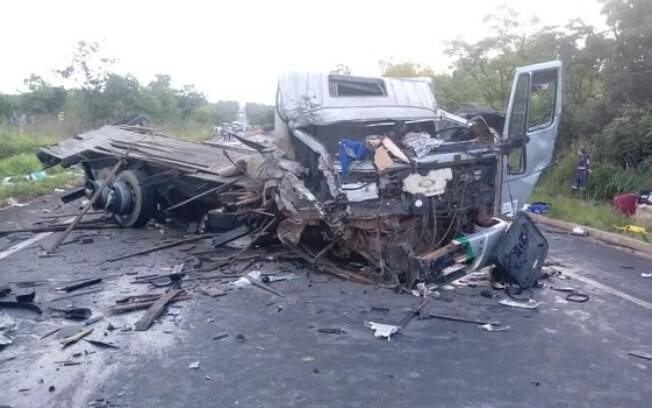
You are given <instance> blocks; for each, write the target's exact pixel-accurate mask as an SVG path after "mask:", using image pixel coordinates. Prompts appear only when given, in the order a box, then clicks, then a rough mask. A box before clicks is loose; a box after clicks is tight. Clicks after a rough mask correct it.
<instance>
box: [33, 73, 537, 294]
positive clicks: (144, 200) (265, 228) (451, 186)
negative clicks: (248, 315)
mask: <svg viewBox="0 0 652 408" xmlns="http://www.w3.org/2000/svg"><path fill="white" fill-rule="evenodd" d="M276 105H277V106H276V107H277V111H276V126H275V134H274V135H273V137H271V138H270V143H260V142H253V141H251V140H249V139H247V137H246V136H245V134H244V133H239V134H232V135H231V137H232V138H234V139H237V140H238V141H239V143H237V144H236V143H232V142H230V141H225V140H224V141H220V142H204V143H196V142H190V141H182V140H178V139H175V138H172V137H169V136H167V135H165V134H162V133H161V132H158V131H156V130H153V129H149V128H144V127H142V126H128V125H120V126H105V127H102V128H100V129H97V130H93V131H89V132H86V133H83V134H81V135H79V136H77V137H74V138H71V139H68V140H64V141H62V142H61V143H59V144H58V145H55V146H52V147H49V148H46V149H43V150H41V152H39V154H38V156H39V159H40V160H41V161H42V162H43V163H44V164H45V165H47V166H52V165H56V164H61V165H63V166H64V167H67V166H70V165H80V166H81V167H82V168H83V169H84V172H85V175H86V183H85V185H84V187H83V188H82V189H79V190H77V191H75V192H72V193H70V194H68V195H66V196H64V200H72V199H76V198H80V197H83V196H87V197H89V198H90V199H91V202H90V203H89V206H88V207H91V206H93V207H94V208H95V209H101V210H104V211H106V212H108V213H110V214H113V216H114V217H115V220H116V221H117V222H118V224H120V225H122V226H125V227H137V226H142V225H144V224H145V223H146V222H147V221H148V220H149V219H151V218H153V217H157V218H159V219H161V218H166V217H170V216H174V217H181V218H184V219H187V220H189V221H190V222H199V223H200V225H201V227H200V228H199V231H200V232H202V233H221V235H222V236H223V237H224V236H227V237H228V238H229V239H235V238H238V237H240V236H243V235H245V234H249V235H250V236H251V237H252V238H253V240H252V244H254V245H256V244H261V243H264V242H269V239H270V238H273V239H278V240H279V241H280V242H281V243H283V244H284V245H285V246H287V247H288V248H289V249H290V250H291V251H293V252H294V253H295V255H297V256H299V257H301V258H302V259H303V260H305V261H306V262H308V263H310V264H311V265H313V266H314V268H316V269H318V270H321V271H323V272H327V273H331V274H334V275H337V276H340V277H343V278H347V279H351V280H355V281H358V282H364V283H378V284H383V285H386V286H389V287H394V288H397V289H399V288H403V289H406V290H410V289H412V288H413V287H414V286H415V285H417V284H418V283H420V282H424V283H427V284H445V283H447V282H450V281H452V280H455V279H457V278H459V277H461V276H463V275H465V274H467V273H469V272H470V271H473V270H476V269H478V268H481V267H484V266H487V265H492V264H495V263H497V264H498V265H499V266H501V269H502V270H504V271H506V272H507V274H506V276H508V277H510V279H512V280H515V281H516V282H517V283H519V284H520V285H521V286H524V287H527V286H529V285H531V284H532V283H533V282H534V281H535V280H536V278H537V277H538V276H539V273H540V268H541V265H543V259H544V258H545V256H546V253H547V243H546V242H545V239H544V238H543V236H542V235H541V234H540V233H539V232H538V231H537V230H536V227H535V226H534V225H533V224H532V223H531V221H529V219H528V218H527V216H525V215H519V216H517V218H516V219H515V221H514V222H513V223H512V224H511V228H508V227H509V226H510V223H509V222H507V221H505V220H503V219H500V218H495V217H494V215H495V214H498V213H499V210H498V209H499V208H500V205H501V188H500V186H501V182H502V179H501V177H502V166H503V161H502V157H503V155H504V153H505V149H506V148H507V147H509V144H508V143H504V142H503V141H502V140H501V136H500V133H501V132H502V121H504V118H503V117H501V116H500V115H498V114H496V113H492V114H469V115H466V116H467V117H462V116H456V115H452V114H449V113H447V112H445V111H442V110H440V109H438V108H437V107H436V104H435V102H434V99H433V97H432V93H431V92H430V89H429V86H428V84H427V83H425V82H422V81H417V80H393V79H387V78H385V79H382V80H381V79H372V78H355V77H340V76H335V75H330V76H328V75H305V74H290V75H287V76H284V77H282V78H281V80H280V82H279V93H278V99H277V104H276ZM490 123H491V125H490ZM218 241H219V243H223V242H224V239H222V240H219V239H218Z"/></svg>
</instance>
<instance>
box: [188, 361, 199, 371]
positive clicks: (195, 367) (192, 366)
mask: <svg viewBox="0 0 652 408" xmlns="http://www.w3.org/2000/svg"><path fill="white" fill-rule="evenodd" d="M199 364H200V363H199V361H193V362H192V363H190V364H188V368H190V369H193V370H196V369H198V368H199Z"/></svg>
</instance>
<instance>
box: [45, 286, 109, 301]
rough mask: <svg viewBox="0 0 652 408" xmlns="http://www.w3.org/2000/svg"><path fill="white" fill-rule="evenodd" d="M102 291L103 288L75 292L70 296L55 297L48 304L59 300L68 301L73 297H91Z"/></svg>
mask: <svg viewBox="0 0 652 408" xmlns="http://www.w3.org/2000/svg"><path fill="white" fill-rule="evenodd" d="M103 290H104V289H103V288H95V289H89V290H87V291H85V292H77V293H73V294H70V295H65V296H59V297H55V298H52V299H50V300H49V302H58V301H60V300H66V299H70V298H73V297H79V296H84V295H91V294H93V293H98V292H101V291H103Z"/></svg>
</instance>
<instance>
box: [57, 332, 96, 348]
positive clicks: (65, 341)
mask: <svg viewBox="0 0 652 408" xmlns="http://www.w3.org/2000/svg"><path fill="white" fill-rule="evenodd" d="M92 332H93V329H92V328H88V329H83V330H81V331H80V332H78V333H77V334H73V335H72V336H69V337H66V338H64V339H63V340H61V345H62V346H63V347H64V348H65V347H68V346H69V345H71V344H74V343H77V342H78V341H79V340H81V339H83V338H84V337H86V336H88V335H89V334H91V333H92Z"/></svg>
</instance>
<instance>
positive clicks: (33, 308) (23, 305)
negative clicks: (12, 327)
mask: <svg viewBox="0 0 652 408" xmlns="http://www.w3.org/2000/svg"><path fill="white" fill-rule="evenodd" d="M3 307H5V308H7V309H23V310H29V311H30V312H34V313H36V314H43V311H42V310H41V308H40V307H38V306H37V305H35V304H34V303H29V302H12V301H8V300H3V301H0V308H3Z"/></svg>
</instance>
